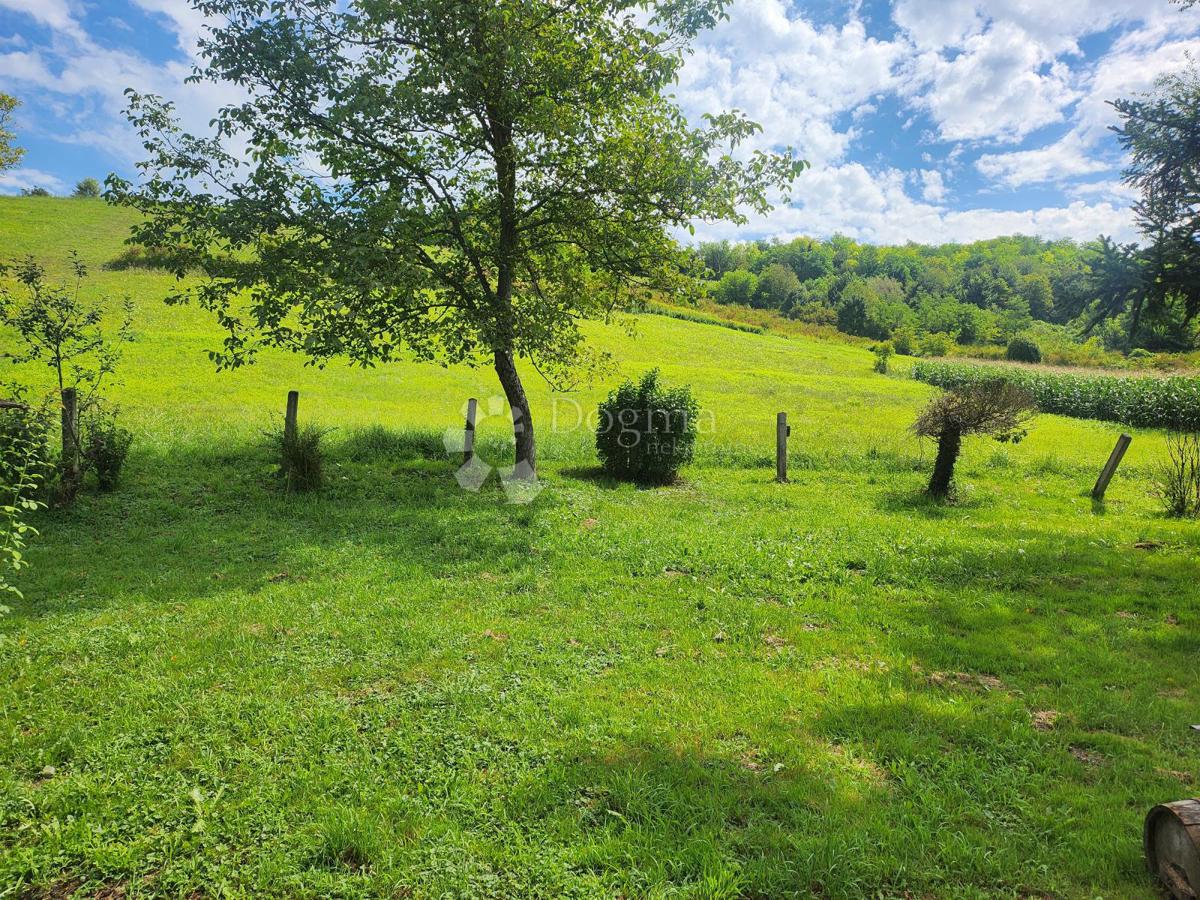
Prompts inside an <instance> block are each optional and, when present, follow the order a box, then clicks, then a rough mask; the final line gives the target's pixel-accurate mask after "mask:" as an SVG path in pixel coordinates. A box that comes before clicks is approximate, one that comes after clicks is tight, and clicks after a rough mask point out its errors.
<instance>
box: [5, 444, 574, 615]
mask: <svg viewBox="0 0 1200 900" xmlns="http://www.w3.org/2000/svg"><path fill="white" fill-rule="evenodd" d="M433 449H434V444H433V442H432V440H431V438H430V436H429V435H427V434H424V433H413V434H403V433H401V434H381V433H378V432H376V431H375V430H374V429H372V430H371V432H370V433H368V434H366V435H355V434H351V435H350V437H349V438H348V439H347V440H346V441H345V442H343V443H342V444H341V445H335V446H333V447H331V448H330V450H329V452H328V453H327V454H326V459H325V465H324V481H325V483H324V486H323V487H322V488H320V489H319V490H317V491H314V492H311V493H306V494H292V495H289V494H286V493H285V492H284V491H283V489H282V487H281V485H280V483H279V481H278V479H277V477H276V471H277V469H278V465H277V463H276V461H275V460H274V459H273V458H272V457H271V455H270V454H269V453H268V452H267V450H266V449H265V448H264V447H263V446H261V445H258V444H246V445H242V446H240V447H228V448H219V449H218V448H203V449H198V450H190V451H180V452H177V453H173V454H164V455H143V456H140V457H138V458H137V459H136V464H135V465H134V466H131V467H130V470H129V471H128V472H127V474H126V477H125V479H124V481H123V483H122V486H121V487H120V489H119V490H118V491H116V492H114V493H111V494H96V493H87V494H84V495H82V496H81V497H80V498H79V500H78V501H77V502H76V504H75V505H74V506H72V507H70V508H67V509H52V510H49V511H46V512H44V513H40V514H38V515H37V516H36V517H35V519H34V521H33V524H34V525H35V527H37V528H38V529H39V530H40V531H41V535H40V536H39V537H38V539H37V540H36V541H35V542H34V543H33V545H32V546H31V548H30V552H29V554H28V557H29V560H30V563H31V565H30V567H29V569H28V570H26V571H25V572H23V573H22V576H23V577H22V578H21V585H22V588H23V591H24V593H25V599H24V600H18V601H16V602H15V603H13V604H10V605H12V606H13V616H14V618H16V619H19V618H21V617H24V616H42V615H47V614H52V613H55V612H57V611H62V610H65V609H73V610H74V609H81V608H82V609H88V608H103V607H108V606H119V605H121V604H122V603H129V602H136V601H146V600H149V601H151V602H168V601H177V600H178V599H180V598H181V597H201V596H207V595H209V594H211V593H215V592H225V591H229V590H256V589H261V588H262V587H264V586H265V585H267V584H269V583H271V579H272V578H276V577H278V576H280V575H281V573H288V572H290V573H291V576H296V575H302V574H303V572H304V571H305V570H321V571H322V574H323V577H329V567H331V566H334V565H336V561H337V560H338V559H339V558H342V557H345V558H346V559H347V560H348V564H351V563H352V557H353V556H354V554H355V553H357V552H361V551H362V549H363V548H364V547H365V548H367V549H368V551H369V552H368V554H367V556H368V558H371V559H376V558H383V559H387V560H389V561H392V562H393V563H394V565H393V566H392V568H393V569H394V571H395V572H396V573H397V577H399V578H405V577H414V578H415V577H419V576H425V577H429V576H432V577H435V578H436V577H443V576H445V575H447V574H450V573H456V574H457V573H461V570H463V569H464V568H469V567H471V566H473V565H479V564H482V563H483V561H485V560H486V561H487V563H488V565H490V566H492V567H495V566H496V565H497V564H498V562H497V561H498V560H500V561H507V562H508V563H509V564H510V565H511V566H513V567H517V566H522V565H527V564H528V562H529V560H530V559H531V558H532V557H533V556H534V555H535V554H534V551H533V542H534V540H535V538H536V535H537V534H538V533H539V530H540V528H541V527H542V520H543V516H544V513H545V512H546V511H547V510H549V509H551V508H553V506H554V505H555V503H556V501H555V499H554V498H553V496H552V495H551V496H545V495H543V496H539V497H538V498H537V499H536V500H535V501H534V502H533V503H531V504H529V505H511V504H509V503H508V502H507V497H506V495H505V494H504V493H503V491H501V489H500V485H499V481H498V479H497V478H496V476H495V475H492V476H491V477H490V478H489V480H488V481H487V482H485V484H484V485H483V487H482V489H481V490H479V491H477V492H475V491H468V490H464V489H462V488H460V487H459V485H458V483H457V482H456V480H455V478H454V472H455V468H456V463H455V462H452V461H451V460H449V459H447V458H445V456H444V451H442V453H443V455H442V456H441V457H434V456H433ZM431 457H433V458H431Z"/></svg>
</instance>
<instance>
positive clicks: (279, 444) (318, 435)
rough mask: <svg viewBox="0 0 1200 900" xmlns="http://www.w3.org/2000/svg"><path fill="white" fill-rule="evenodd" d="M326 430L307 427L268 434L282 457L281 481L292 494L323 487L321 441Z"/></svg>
mask: <svg viewBox="0 0 1200 900" xmlns="http://www.w3.org/2000/svg"><path fill="white" fill-rule="evenodd" d="M326 433H327V430H326V429H323V428H319V427H318V426H316V425H305V426H304V427H303V428H297V429H295V430H294V431H292V430H289V429H287V428H280V429H279V430H277V431H273V432H271V433H270V434H269V437H270V439H271V442H272V444H273V445H274V447H275V450H276V452H277V453H278V455H279V480H280V481H281V482H282V483H283V488H284V490H285V491H287V492H288V493H289V494H292V493H303V492H305V491H315V490H317V489H318V488H320V487H321V485H322V484H324V472H323V466H322V463H323V453H322V451H321V439H322V438H324V437H325V435H326Z"/></svg>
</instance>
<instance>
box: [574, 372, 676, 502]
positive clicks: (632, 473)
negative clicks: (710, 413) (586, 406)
mask: <svg viewBox="0 0 1200 900" xmlns="http://www.w3.org/2000/svg"><path fill="white" fill-rule="evenodd" d="M698 412H699V406H698V405H697V403H696V401H695V400H694V399H693V398H692V392H691V390H689V389H688V388H686V387H681V388H674V389H666V388H663V387H662V386H661V385H660V384H659V375H658V370H657V369H653V370H651V371H650V372H647V373H646V374H645V375H644V376H643V377H642V380H641V381H640V382H638V383H637V384H634V383H633V382H632V381H626V382H625V383H624V384H622V385H621V386H620V387H619V388H617V389H616V390H615V391H613V392H612V393H611V394H609V395H608V399H607V400H605V401H604V402H603V403H601V404H600V421H599V425H598V426H597V428H596V452H597V454H598V455H599V457H600V463H601V465H602V466H603V467H604V470H605V471H606V472H607V473H608V474H610V475H612V476H613V477H615V478H620V479H622V480H624V481H635V482H639V483H644V484H669V483H670V482H672V481H674V480H675V478H676V476H677V475H678V473H679V469H680V468H681V467H682V466H684V465H686V464H687V463H689V462H691V461H692V453H693V451H694V449H695V445H696V416H697V413H698Z"/></svg>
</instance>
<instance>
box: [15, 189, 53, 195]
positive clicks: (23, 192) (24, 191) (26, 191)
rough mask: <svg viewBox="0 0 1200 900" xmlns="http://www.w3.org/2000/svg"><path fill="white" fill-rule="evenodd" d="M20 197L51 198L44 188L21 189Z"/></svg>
mask: <svg viewBox="0 0 1200 900" xmlns="http://www.w3.org/2000/svg"><path fill="white" fill-rule="evenodd" d="M21 196H22V197H53V196H54V195H53V194H51V193H50V192H49V191H48V190H46V189H45V188H44V187H31V188H21Z"/></svg>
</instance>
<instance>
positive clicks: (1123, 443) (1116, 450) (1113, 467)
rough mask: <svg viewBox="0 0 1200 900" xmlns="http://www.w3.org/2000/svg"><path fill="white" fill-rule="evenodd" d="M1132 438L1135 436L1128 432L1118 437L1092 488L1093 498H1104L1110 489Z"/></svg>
mask: <svg viewBox="0 0 1200 900" xmlns="http://www.w3.org/2000/svg"><path fill="white" fill-rule="evenodd" d="M1132 440H1133V438H1131V437H1130V436H1129V435H1127V434H1123V435H1121V436H1120V437H1119V438H1117V446H1115V447H1113V452H1112V453H1111V454H1110V455H1109V457H1108V462H1106V463H1105V464H1104V468H1103V469H1102V470H1101V472H1100V477H1099V478H1097V479H1096V486H1095V487H1094V488H1092V499H1093V500H1103V499H1104V492H1105V491H1107V490H1108V483H1109V482H1110V481H1112V477H1113V475H1115V474H1116V472H1117V466H1119V465H1120V464H1121V460H1122V459H1124V458H1125V451H1126V450H1128V449H1129V444H1130V442H1131V441H1132Z"/></svg>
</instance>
